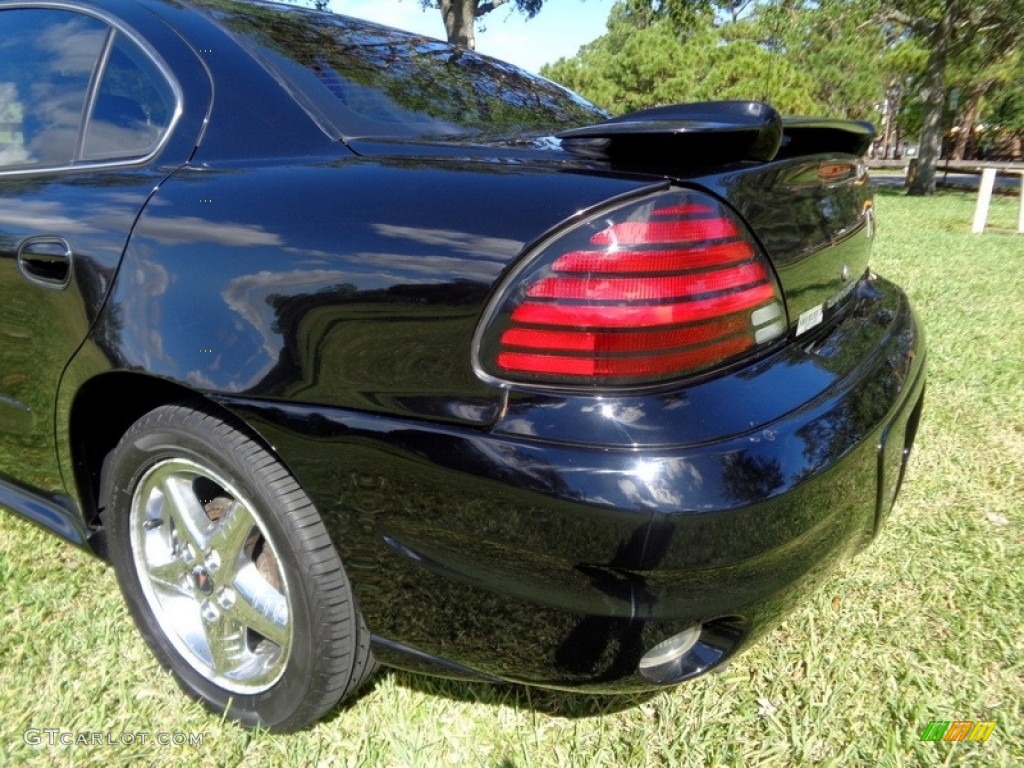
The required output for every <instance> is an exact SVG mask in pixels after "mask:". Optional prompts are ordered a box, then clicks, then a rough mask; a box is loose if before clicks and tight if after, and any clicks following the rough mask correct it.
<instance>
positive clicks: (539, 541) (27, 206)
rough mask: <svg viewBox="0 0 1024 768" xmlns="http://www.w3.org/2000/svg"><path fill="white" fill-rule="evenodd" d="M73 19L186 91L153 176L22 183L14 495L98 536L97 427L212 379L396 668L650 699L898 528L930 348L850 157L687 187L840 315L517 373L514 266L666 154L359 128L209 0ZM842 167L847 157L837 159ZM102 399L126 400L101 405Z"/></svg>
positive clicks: (88, 175) (91, 174) (5, 382)
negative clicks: (342, 129)
mask: <svg viewBox="0 0 1024 768" xmlns="http://www.w3.org/2000/svg"><path fill="white" fill-rule="evenodd" d="M0 7H2V3H0ZM83 7H88V8H103V9H105V10H104V11H103V15H104V16H105V17H107V18H111V17H114V16H116V17H118V18H119V19H121V20H122V21H123V24H124V25H125V26H126V27H128V28H130V29H131V30H133V31H134V32H136V33H137V34H138V35H139V36H141V37H144V38H145V39H147V40H149V41H150V43H151V45H152V47H153V49H154V50H155V52H156V53H157V54H158V55H159V56H160V57H161V58H162V60H163V61H165V62H166V64H167V65H168V67H169V68H170V69H171V70H172V71H173V72H174V73H175V76H176V77H177V78H178V80H179V83H180V85H181V88H182V91H183V93H184V105H183V110H184V111H183V115H182V120H181V122H180V123H179V125H178V127H177V128H176V129H175V131H174V134H173V136H172V138H171V141H170V143H169V144H168V145H167V146H166V148H165V149H164V151H163V153H162V154H161V155H160V157H158V158H157V159H156V160H155V161H154V162H153V163H151V164H148V165H145V166H141V167H124V168H110V169H103V170H85V171H70V172H56V173H36V174H21V175H18V176H10V175H6V176H5V175H0V293H2V294H3V295H4V296H5V297H7V298H8V299H9V300H8V301H5V302H4V303H3V304H2V305H0V338H2V342H3V347H2V351H0V355H2V369H0V384H2V386H3V387H4V389H3V390H2V391H0V437H2V439H3V443H4V457H5V461H7V462H12V463H10V464H6V465H5V466H4V467H3V474H4V476H5V479H3V480H0V503H3V504H5V505H7V506H9V507H11V508H13V509H15V510H16V511H18V512H19V513H21V514H23V515H25V516H27V517H29V518H31V519H33V520H35V521H36V522H38V523H40V524H42V525H44V526H45V527H47V528H49V529H51V530H54V531H55V532H57V533H59V534H60V535H63V536H64V537H65V538H67V539H68V540H70V541H73V542H74V543H76V544H81V543H82V542H83V541H84V540H85V539H86V537H88V536H89V535H90V533H94V532H95V528H94V526H95V525H96V524H98V523H99V521H98V520H97V519H96V518H95V512H96V511H98V510H97V506H96V504H97V501H96V498H95V490H96V487H98V479H99V467H100V463H101V460H102V450H99V453H100V455H98V456H96V455H92V454H93V453H94V452H96V451H97V450H98V449H97V448H94V447H92V446H93V445H100V446H104V447H105V448H109V447H110V445H111V442H110V441H111V440H116V437H117V432H118V430H119V429H122V428H124V427H126V426H127V423H124V421H125V420H128V421H129V422H130V420H131V419H132V418H134V417H135V416H138V415H141V412H143V411H144V410H146V409H147V408H148V407H152V406H154V405H156V404H158V403H160V402H166V401H169V400H174V399H179V398H181V397H183V396H186V395H191V396H200V397H206V398H209V399H210V400H213V401H215V402H217V403H220V404H221V405H222V406H223V407H224V408H225V409H226V411H227V412H230V413H231V414H234V416H235V417H237V418H239V419H241V420H242V422H244V424H245V425H246V427H247V428H248V429H249V430H251V431H252V432H253V433H254V434H255V435H257V436H258V437H259V438H261V439H262V440H263V441H264V443H265V444H266V445H267V446H268V447H270V448H272V449H273V450H274V451H275V452H276V453H277V454H278V455H279V456H280V457H281V459H282V461H284V462H285V464H286V465H287V466H288V467H289V468H290V469H291V470H292V472H293V473H294V474H295V475H296V477H297V478H298V480H299V482H300V483H301V484H302V485H303V487H304V488H305V489H306V490H307V492H308V493H309V494H310V495H311V497H312V498H313V500H314V502H315V503H316V505H317V508H318V510H319V511H320V512H321V514H322V515H323V516H324V518H325V521H326V523H327V525H328V528H329V530H330V532H331V534H332V536H333V538H334V541H335V544H336V545H337V547H338V549H339V551H340V552H341V554H342V557H343V560H344V562H345V565H346V568H347V570H348V572H349V575H350V577H351V579H352V582H353V584H354V588H355V591H356V594H357V597H358V600H359V603H360V607H361V609H362V611H363V613H364V614H365V616H366V619H367V622H368V625H369V626H370V628H371V631H372V632H373V633H374V634H375V638H376V642H375V651H376V653H377V654H378V656H379V657H380V658H381V659H382V660H384V661H386V662H388V663H393V664H396V665H399V666H405V667H408V668H413V669H424V670H428V669H429V670H433V671H436V672H440V673H442V674H449V675H454V676H466V677H474V676H475V677H482V678H486V679H494V678H500V679H511V680H519V681H524V682H534V683H540V684H545V685H553V686H572V687H577V686H582V687H589V688H592V689H594V690H621V689H626V688H631V687H646V686H650V685H651V683H650V682H648V681H645V680H642V679H640V678H639V677H638V676H637V675H636V666H637V662H638V661H639V658H640V655H641V654H642V653H643V652H644V651H645V650H647V649H649V648H651V647H652V646H653V645H654V644H656V643H657V642H659V641H661V640H662V639H664V638H666V637H668V636H670V635H672V634H673V633H676V632H679V631H682V630H683V629H685V628H687V627H689V626H690V625H692V624H693V623H695V622H701V623H703V624H704V625H705V630H704V633H703V634H702V636H701V641H700V644H699V645H698V646H697V647H696V648H695V649H694V652H693V653H692V654H691V655H690V656H688V657H687V660H686V665H687V666H686V667H685V669H682V670H680V678H681V677H685V676H690V675H692V674H697V673H699V672H701V671H704V670H705V669H707V668H709V667H711V666H714V665H715V664H717V663H718V662H720V661H721V660H722V659H723V658H725V657H726V656H728V655H730V654H732V653H734V652H736V651H737V650H739V649H740V648H741V647H743V646H744V645H745V644H746V643H748V642H750V641H751V640H752V639H754V638H756V637H757V636H758V635H760V634H761V633H763V632H764V631H766V629H767V628H768V627H770V626H771V624H772V622H774V621H775V620H777V619H778V618H779V617H780V616H781V615H783V614H784V613H785V611H786V610H788V609H789V608H790V607H791V606H792V605H793V603H794V602H795V601H796V600H798V599H799V596H800V595H801V594H802V593H803V592H804V591H805V590H806V589H807V588H809V587H811V586H813V585H814V583H815V581H816V579H818V578H819V576H820V573H821V572H822V571H823V570H824V569H825V568H827V567H828V566H829V565H830V564H831V563H832V562H833V561H834V560H835V559H836V558H838V557H841V556H842V555H843V554H845V553H848V552H850V551H852V550H855V549H856V548H858V547H860V546H862V545H863V544H865V543H866V542H867V541H868V540H869V539H870V538H871V537H872V536H873V535H874V534H875V533H876V532H877V529H878V526H879V524H880V523H881V521H882V520H883V519H884V517H885V515H886V514H888V511H889V508H890V507H891V503H892V500H893V498H894V496H895V493H896V492H897V490H898V485H899V482H900V479H901V477H902V471H903V468H904V466H905V458H906V451H907V450H908V449H909V444H910V442H912V438H913V432H914V430H915V428H916V421H917V419H918V417H919V414H920V402H921V395H922V392H923V386H924V384H923V380H924V379H923V364H924V345H923V340H922V338H921V337H920V335H919V331H918V329H917V326H916V323H915V321H914V319H913V315H912V313H911V311H910V309H909V307H908V305H907V304H906V300H905V298H904V297H903V296H902V294H901V293H900V292H899V290H898V289H896V288H895V287H893V286H891V285H889V284H888V283H886V282H885V281H883V280H880V279H875V278H874V277H873V276H871V275H870V274H868V273H867V272H866V268H867V252H868V247H869V240H870V226H871V221H870V218H869V216H870V214H869V211H870V208H869V207H868V202H869V196H868V194H867V192H866V189H865V187H864V181H863V179H862V178H860V177H858V175H857V172H856V160H855V159H854V158H851V157H847V156H838V157H837V156H835V155H821V156H813V157H801V158H796V159H793V160H787V161H783V162H775V163H768V164H762V165H755V164H750V163H738V164H737V163H732V164H730V165H728V166H727V167H720V168H717V169H716V170H715V171H714V172H709V173H706V174H704V175H703V176H700V177H686V178H679V179H675V180H674V182H673V183H677V184H682V185H685V186H690V187H694V188H698V189H702V190H704V191H707V192H710V193H712V194H715V195H717V196H719V197H720V198H722V199H723V200H725V201H727V202H728V204H729V205H731V206H733V207H734V208H735V209H736V210H737V211H738V212H739V213H740V214H741V215H742V216H743V217H744V218H745V219H746V221H747V222H748V224H749V225H750V227H751V229H752V230H753V231H754V232H755V233H757V235H758V237H759V238H760V241H761V245H762V246H763V247H764V248H765V250H766V252H767V253H768V254H769V255H770V256H771V259H772V262H773V264H774V266H775V269H776V270H777V273H778V276H779V279H780V281H781V283H782V285H783V287H784V289H785V293H786V301H787V310H788V313H789V320H790V324H791V326H792V327H793V328H794V329H795V327H796V323H797V319H798V317H799V316H800V314H801V313H802V312H804V311H805V310H806V309H807V308H809V307H811V306H814V305H815V304H819V303H822V302H824V301H826V300H828V299H829V298H830V297H832V296H834V295H836V293H837V291H841V290H842V289H843V287H844V285H845V284H846V283H845V281H844V280H843V277H842V272H843V270H842V267H843V266H844V265H845V266H847V267H848V272H849V273H850V277H848V280H850V281H851V282H850V285H853V284H854V283H855V284H856V287H855V289H854V290H853V292H852V294H851V295H850V297H849V298H848V300H847V301H845V302H840V303H837V305H836V306H835V307H832V308H830V310H829V311H827V312H826V313H825V314H824V322H823V323H822V325H820V326H819V327H817V328H815V329H813V330H811V331H809V332H807V333H806V334H803V335H802V336H801V337H800V338H799V339H794V338H792V337H791V338H790V339H789V340H788V342H787V343H785V344H780V345H778V346H776V347H775V348H773V349H772V350H770V352H769V353H768V354H766V355H765V356H763V357H761V358H759V359H756V360H750V361H747V362H745V363H743V364H740V365H736V366H734V367H733V368H732V369H730V370H727V371H720V372H716V373H715V374H714V375H708V376H704V377H701V378H699V379H695V380H692V381H686V382H680V383H678V384H674V385H671V386H662V387H659V388H656V389H653V390H643V391H634V392H607V393H588V394H580V393H573V392H570V391H549V390H542V389H509V388H501V387H495V386H492V385H489V384H486V383H484V382H483V381H482V380H481V379H480V378H479V377H478V376H477V375H476V374H475V372H474V371H473V370H472V367H471V364H470V354H469V350H470V346H469V345H470V343H471V339H472V336H473V332H474V330H475V328H476V325H477V323H478V321H479V318H480V313H481V311H482V308H483V307H484V306H485V305H486V303H487V301H488V300H489V298H490V295H491V292H492V291H493V290H494V288H493V286H494V285H495V284H496V283H497V282H499V281H500V279H501V277H502V276H503V275H504V274H506V273H507V271H508V270H509V269H511V268H512V266H513V265H514V263H515V262H516V261H517V259H518V258H520V257H521V256H522V255H523V254H525V253H528V252H529V250H530V249H531V248H532V247H534V246H535V245H536V244H537V243H538V242H539V241H540V240H541V239H543V238H544V237H546V236H548V235H549V234H550V233H552V232H557V231H558V229H559V228H560V227H563V226H567V225H570V224H571V223H572V222H573V221H575V220H577V219H578V218H579V217H580V216H582V215H586V214H587V213H589V212H593V211H594V210H600V209H601V208H602V207H603V206H606V205H609V204H610V203H611V201H613V200H616V199H621V198H622V197H624V196H625V197H629V196H634V195H641V194H644V193H647V192H649V191H651V190H652V189H657V188H664V187H666V186H667V185H668V184H669V183H670V174H669V173H667V172H666V171H665V169H664V168H661V169H659V168H658V167H656V166H655V165H654V164H653V163H652V162H651V161H650V159H640V160H637V161H636V162H632V163H631V164H629V165H623V164H621V163H617V162H615V161H607V162H603V161H598V160H595V159H588V158H582V157H578V156H574V155H572V154H570V153H567V152H564V151H562V150H561V149H560V147H559V145H558V144H557V142H554V141H551V140H543V139H537V138H531V139H524V140H522V141H507V140H502V141H484V140H483V139H480V138H475V139H472V140H467V139H465V137H463V138H461V139H445V140H442V139H437V138H435V139H434V140H431V141H429V142H426V141H424V142H413V141H395V140H384V139H376V140H371V139H358V140H352V141H349V142H348V144H343V143H340V142H336V141H333V140H331V139H330V138H329V136H328V135H327V134H326V133H325V132H324V131H323V130H322V129H321V127H320V126H318V125H317V123H316V121H314V120H313V119H312V118H311V117H310V115H309V114H307V112H306V111H305V110H304V109H303V108H301V107H300V106H299V105H298V104H296V103H295V102H294V101H293V100H292V99H291V98H290V96H289V95H288V92H287V90H286V89H284V88H283V87H282V86H281V85H280V84H279V83H278V82H277V81H276V80H275V79H274V78H273V77H272V76H271V75H270V74H269V73H268V72H267V71H266V70H264V69H262V68H260V67H258V66H256V64H255V62H254V61H253V59H252V58H251V57H250V56H249V54H248V53H247V52H246V51H244V50H243V49H242V48H240V47H239V46H238V45H237V44H236V43H235V41H234V40H233V39H232V38H231V36H230V35H228V34H226V33H225V32H224V31H223V30H221V29H220V28H219V27H218V26H217V25H216V24H214V23H213V22H212V21H211V20H210V19H209V18H207V17H206V16H204V15H203V14H201V13H199V12H197V11H195V10H193V9H191V8H189V7H188V6H185V5H180V4H177V3H166V2H144V3H138V4H137V3H129V2H123V1H122V0H113V1H112V2H108V1H107V0H102V1H101V2H99V3H97V4H95V5H93V4H85V5H84V6H83ZM119 23H120V22H119ZM243 81H244V82H245V87H244V88H240V87H238V84H239V83H240V82H243ZM836 163H840V164H841V163H847V164H849V165H850V167H851V168H853V169H854V171H853V173H852V176H851V177H850V178H842V179H840V180H839V181H835V180H834V179H833V180H828V179H825V178H823V177H822V176H821V175H820V174H819V169H820V168H822V167H823V166H824V165H828V164H836ZM147 201H148V202H147ZM32 211H46V212H47V214H48V215H47V217H43V216H41V215H35V216H34V215H33V214H32ZM780 212H784V213H780ZM85 222H88V224H86V223H85ZM129 233H130V237H129ZM40 235H43V236H52V237H61V238H64V239H65V240H66V241H67V242H68V243H69V245H70V246H71V248H72V250H73V253H74V272H73V275H72V279H71V282H70V285H69V286H68V287H67V288H65V289H63V290H53V289H51V288H43V287H40V286H34V285H31V284H29V283H28V282H26V281H25V280H24V279H23V278H21V277H19V274H18V272H17V266H16V263H15V255H16V253H17V250H18V247H19V244H20V243H22V242H23V241H24V240H25V239H26V238H29V237H36V236H40ZM126 243H127V246H126ZM122 250H123V258H122ZM43 339H45V340H46V343H45V344H43V343H42V340H43ZM115 384H116V388H115ZM107 387H109V388H110V389H111V391H116V392H118V394H119V396H120V398H121V399H119V400H118V401H117V402H115V403H110V404H109V405H107V404H103V400H102V393H103V392H104V391H105V389H106V388H107ZM54 403H56V409H54V407H53V406H54ZM82 403H88V404H89V405H88V406H83V405H81V404H82ZM98 404H103V405H98ZM97 408H109V409H110V413H109V416H107V415H106V414H103V415H101V416H97V415H94V414H91V413H85V414H83V410H85V411H88V410H89V409H97ZM54 415H55V417H56V420H54ZM80 423H88V424H90V425H91V427H92V428H93V429H95V428H96V427H102V428H103V429H101V430H98V432H99V433H101V434H95V433H89V432H88V431H86V433H85V434H83V433H82V432H81V431H79V433H77V434H72V426H71V425H73V424H80ZM100 438H102V440H101V439H100ZM58 458H59V460H58Z"/></svg>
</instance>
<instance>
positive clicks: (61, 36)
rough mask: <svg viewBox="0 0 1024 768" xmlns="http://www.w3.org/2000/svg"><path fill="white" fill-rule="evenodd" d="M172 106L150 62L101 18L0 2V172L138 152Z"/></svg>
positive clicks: (161, 127)
mask: <svg viewBox="0 0 1024 768" xmlns="http://www.w3.org/2000/svg"><path fill="white" fill-rule="evenodd" d="M97 75H98V76H99V81H98V84H97V82H96V76H97ZM175 107H176V100H175V95H174V91H173V90H172V88H171V86H170V84H169V83H168V82H167V80H166V78H165V77H164V76H163V74H162V73H161V72H160V70H159V69H158V68H157V66H156V65H155V64H154V63H153V62H152V61H151V60H150V58H149V57H148V56H147V55H146V54H145V53H143V52H142V50H141V49H140V48H139V47H138V46H137V45H136V44H135V43H133V42H132V41H131V40H130V39H129V38H127V37H126V36H125V35H123V34H122V33H121V32H118V31H116V30H113V29H111V28H110V27H109V26H108V25H107V24H105V23H103V22H102V21H99V20H98V19H94V18H92V17H90V16H85V15H83V14H80V13H74V12H71V11H64V10H57V9H49V8H46V9H43V8H18V9H7V10H0V171H2V170H8V169H17V168H31V167H51V168H52V167H62V166H69V165H73V164H75V163H81V162H89V163H94V162H101V161H105V160H110V161H116V160H124V159H130V158H134V157H144V156H145V155H147V154H148V153H149V152H151V151H152V150H154V149H155V148H156V147H157V146H158V145H159V143H160V140H161V139H162V138H163V136H164V135H165V134H166V132H167V130H168V128H169V127H170V124H171V122H172V120H173V117H174V110H175Z"/></svg>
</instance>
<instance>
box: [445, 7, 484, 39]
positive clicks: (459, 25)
mask: <svg viewBox="0 0 1024 768" xmlns="http://www.w3.org/2000/svg"><path fill="white" fill-rule="evenodd" d="M477 3H478V0H441V17H442V18H443V19H444V29H445V32H447V33H448V42H449V43H451V44H452V45H457V46H459V47H460V48H467V49H469V50H471V51H472V50H473V49H474V48H476V32H475V27H476V6H477Z"/></svg>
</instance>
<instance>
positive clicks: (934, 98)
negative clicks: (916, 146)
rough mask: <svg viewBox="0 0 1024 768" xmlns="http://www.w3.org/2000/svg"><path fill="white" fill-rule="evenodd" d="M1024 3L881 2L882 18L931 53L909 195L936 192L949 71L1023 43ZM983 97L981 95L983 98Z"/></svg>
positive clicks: (984, 0) (985, 0) (956, 0)
mask: <svg viewBox="0 0 1024 768" xmlns="http://www.w3.org/2000/svg"><path fill="white" fill-rule="evenodd" d="M1022 14H1024V0H1000V2H998V3H996V2H991V1H990V0H881V6H880V8H879V11H878V17H879V19H880V20H881V21H883V22H885V23H890V24H897V25H899V26H901V27H903V28H904V29H905V30H907V32H908V33H909V34H911V35H914V36H916V37H917V38H919V39H920V40H921V41H922V42H923V43H924V45H925V47H926V48H927V50H928V63H927V66H926V71H925V77H924V81H923V83H922V88H921V97H922V102H923V106H924V121H923V125H922V128H921V141H920V154H919V161H918V162H919V164H918V170H917V176H916V178H915V179H914V181H913V182H912V183H911V185H910V188H909V189H908V190H907V194H909V195H931V194H933V193H934V192H935V170H936V167H937V165H938V161H939V156H940V154H941V151H942V136H943V134H944V133H945V128H946V126H945V123H944V119H943V118H944V115H945V109H946V101H947V95H948V94H947V70H948V69H949V67H950V65H951V63H952V62H955V61H957V60H959V59H961V58H963V57H964V56H969V55H970V51H971V50H972V49H973V50H978V49H979V47H980V49H984V48H986V47H987V48H988V49H989V50H990V51H992V52H993V53H995V54H999V53H1002V52H1005V51H1007V50H1010V49H1012V48H1014V47H1016V46H1018V45H1020V44H1021V42H1022V41H1024V26H1022V25H1021V23H1020V19H1021V18H1022ZM979 98H980V97H979Z"/></svg>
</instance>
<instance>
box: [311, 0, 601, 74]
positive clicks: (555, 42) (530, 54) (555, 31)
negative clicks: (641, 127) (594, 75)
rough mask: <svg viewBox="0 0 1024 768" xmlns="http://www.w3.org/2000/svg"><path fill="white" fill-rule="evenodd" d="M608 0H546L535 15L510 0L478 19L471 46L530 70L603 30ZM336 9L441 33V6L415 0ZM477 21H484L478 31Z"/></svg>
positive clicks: (345, 2)
mask: <svg viewBox="0 0 1024 768" xmlns="http://www.w3.org/2000/svg"><path fill="white" fill-rule="evenodd" d="M612 3H613V0H547V2H546V3H544V6H543V7H542V8H541V10H540V13H538V14H537V15H536V16H535V17H534V18H532V19H530V20H529V21H527V19H526V17H525V16H523V15H522V14H521V13H519V12H518V11H517V10H515V4H514V3H512V2H510V3H508V4H507V5H504V6H502V7H500V8H498V9H497V10H495V11H492V12H491V13H489V14H487V15H486V16H484V17H483V18H482V19H479V20H478V21H477V32H476V49H477V51H479V52H480V53H485V54H487V55H488V56H494V57H496V58H499V59H504V60H505V61H510V62H512V63H513V64H517V65H518V66H520V67H522V68H523V69H526V70H529V71H530V72H536V71H537V70H539V69H540V68H541V65H543V64H547V63H549V62H553V61H557V60H558V59H560V58H562V57H566V58H568V57H571V56H574V55H575V54H576V51H578V50H579V48H580V46H581V45H583V44H584V43H589V42H590V41H591V40H593V39H594V38H596V37H600V36H601V35H603V34H604V32H605V21H607V19H608V13H609V11H611V7H612ZM330 9H331V10H332V11H335V12H336V13H342V14H345V15H348V16H356V17H358V18H362V19H368V20H370V21H376V22H379V23H381V24H388V25H390V26H392V27H398V28H399V29H407V30H409V31H411V32H417V33H419V34H424V35H430V36H431V37H438V38H441V39H444V37H445V33H444V24H443V22H442V21H441V12H440V11H438V10H435V9H431V10H427V11H424V10H423V9H422V7H421V6H420V3H419V0H331V4H330ZM481 25H482V26H483V27H484V29H483V31H481V29H480V27H481Z"/></svg>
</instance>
